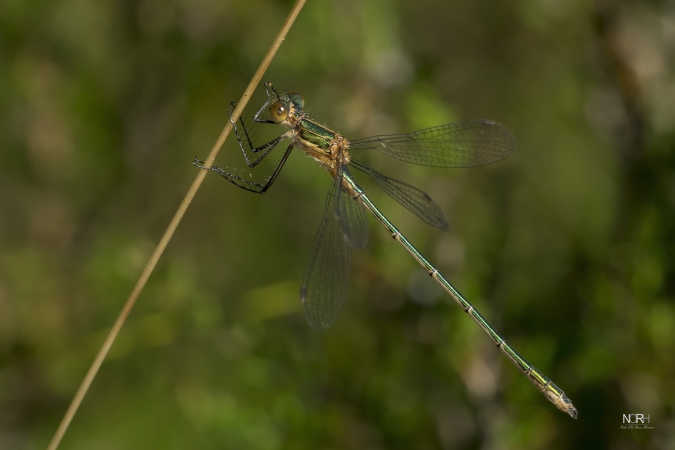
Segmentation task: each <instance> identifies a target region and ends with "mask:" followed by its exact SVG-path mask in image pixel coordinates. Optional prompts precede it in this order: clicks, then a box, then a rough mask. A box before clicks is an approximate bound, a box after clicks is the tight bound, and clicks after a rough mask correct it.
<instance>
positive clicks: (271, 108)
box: [193, 82, 577, 418]
mask: <svg viewBox="0 0 675 450" xmlns="http://www.w3.org/2000/svg"><path fill="white" fill-rule="evenodd" d="M265 91H266V93H267V101H265V103H264V104H263V105H262V106H261V107H260V109H259V110H258V111H257V112H256V114H255V115H254V117H253V120H254V121H255V122H258V123H267V124H275V125H283V126H284V127H285V128H286V131H285V132H284V133H283V134H281V135H279V136H277V137H276V138H274V139H272V140H271V141H269V142H267V143H265V144H262V145H260V146H255V145H254V144H253V143H252V142H251V138H250V135H249V132H248V130H247V129H246V126H245V124H244V121H243V119H240V121H239V124H237V123H234V122H233V123H232V125H233V126H234V131H235V136H236V138H237V141H238V142H239V146H240V147H241V151H242V153H243V155H244V160H245V161H246V165H247V166H248V167H249V168H253V167H256V166H257V165H258V164H259V163H260V162H261V161H262V160H263V159H264V158H265V157H266V156H267V155H269V154H270V152H271V151H272V150H273V149H274V148H275V147H276V146H277V145H278V144H279V143H280V142H281V141H284V140H285V141H288V142H289V144H288V146H287V147H286V151H285V152H284V154H283V156H282V157H281V159H280V160H279V163H278V164H277V165H276V168H275V169H274V171H273V172H272V175H271V176H269V177H268V178H267V180H266V182H264V183H257V182H254V181H252V180H248V179H245V178H242V177H240V176H238V175H237V174H236V173H235V172H234V171H232V170H229V169H224V168H220V167H205V166H204V163H203V161H200V160H195V161H193V164H194V165H195V166H197V167H199V168H201V169H207V170H209V171H211V172H213V173H216V174H218V175H220V176H222V177H223V178H225V179H226V180H228V181H229V182H231V183H233V184H234V185H236V186H238V187H240V188H242V189H245V190H247V191H251V192H255V193H258V194H262V193H264V192H266V191H267V189H268V188H269V187H270V186H272V183H274V181H275V180H276V179H277V176H278V175H279V172H281V169H282V168H283V166H284V164H285V163H286V161H287V160H288V157H289V156H290V154H291V151H292V150H293V148H294V147H299V148H301V149H302V150H303V151H304V152H305V153H307V154H308V155H309V156H311V157H312V158H314V160H316V161H317V162H318V163H319V165H321V166H322V167H323V168H325V169H326V170H327V171H328V172H329V173H330V175H331V176H332V178H333V184H332V187H331V189H330V191H329V193H328V196H327V198H326V203H325V207H324V213H323V218H322V220H321V224H320V226H319V229H318V231H317V233H316V237H315V243H314V251H313V254H312V259H311V262H310V264H309V267H308V269H307V272H306V274H305V277H304V280H303V283H302V287H301V290H300V298H301V300H302V303H303V305H304V309H305V313H306V317H307V320H308V322H309V323H310V325H312V326H314V327H329V326H330V325H331V324H332V323H333V321H334V320H335V317H336V315H337V313H338V311H339V310H340V308H341V306H342V305H343V303H344V301H345V299H346V297H347V286H348V280H349V266H350V262H351V254H352V248H362V247H364V246H365V244H366V241H367V238H368V229H367V223H366V217H365V211H369V212H370V213H371V214H373V215H374V216H375V218H376V219H377V220H379V221H380V222H381V223H382V224H383V225H384V226H385V228H386V229H387V230H388V231H389V233H391V235H392V237H393V238H394V239H395V240H396V241H398V242H399V243H400V244H401V245H402V246H403V248H404V249H405V250H406V251H407V252H408V253H410V254H411V255H412V257H413V258H414V259H415V260H416V261H417V262H418V263H419V264H420V265H421V266H422V267H423V268H424V270H426V271H427V273H428V274H429V276H430V277H431V278H432V279H434V280H435V281H436V282H437V283H438V284H439V285H440V286H441V287H442V288H443V289H444V290H445V291H446V292H447V293H448V294H449V295H450V297H451V298H452V299H453V300H454V301H455V302H456V303H457V304H458V305H459V306H460V307H461V308H462V309H463V310H464V312H466V313H467V315H468V316H469V317H471V319H473V321H474V322H476V323H477V324H478V325H479V326H480V327H481V328H482V329H483V331H485V333H486V334H487V335H488V336H489V337H490V338H491V339H492V340H493V341H494V342H495V344H496V345H497V347H499V348H500V349H501V350H502V352H503V353H504V354H505V355H506V356H508V358H509V359H510V360H511V361H513V362H514V364H515V365H516V366H517V367H518V368H519V369H520V370H521V371H522V372H523V373H524V374H525V375H527V377H528V378H529V379H530V381H531V382H532V383H533V384H534V385H535V386H536V387H537V388H538V389H539V390H540V391H541V392H542V393H543V394H544V395H545V396H546V398H547V399H548V400H549V401H551V402H552V403H553V404H554V405H555V406H556V407H557V408H558V409H560V410H561V411H564V412H566V413H567V414H569V415H570V416H571V417H573V418H576V417H577V410H576V408H575V407H574V405H573V404H572V402H571V401H570V399H569V398H568V397H567V396H566V395H565V393H564V392H563V391H562V389H560V388H559V387H558V386H556V385H555V384H554V383H553V382H552V381H551V380H550V379H549V378H547V377H546V376H544V375H543V374H542V373H541V372H539V371H538V370H537V369H536V368H534V367H533V366H532V365H531V364H530V363H528V362H527V361H526V360H525V359H524V358H523V357H522V356H520V355H519V354H518V352H516V351H515V350H514V349H513V348H512V347H511V346H510V345H509V344H508V343H507V342H506V341H505V340H504V338H502V337H501V336H500V335H499V334H498V333H497V332H496V331H495V330H494V329H493V328H492V327H491V326H490V325H489V324H488V322H487V321H486V320H485V318H484V317H483V316H482V315H481V314H480V313H479V312H478V311H477V310H476V308H475V307H474V306H473V305H472V304H471V303H469V301H468V300H466V299H465V298H464V297H463V296H462V295H461V294H460V293H459V291H457V289H455V288H454V287H453V286H452V284H450V282H449V281H447V280H446V279H445V277H444V276H443V275H442V274H441V273H440V272H439V271H438V269H436V268H435V267H434V266H433V265H432V264H431V263H430V262H429V261H428V260H427V259H426V258H425V257H424V256H423V255H422V254H421V253H420V252H419V251H418V250H417V249H416V248H415V247H414V246H413V245H412V244H411V243H410V241H408V240H407V239H406V237H405V236H404V235H403V234H402V233H401V232H400V231H399V230H398V228H396V226H395V225H394V224H392V223H391V222H390V221H389V220H388V219H387V218H386V217H385V216H384V214H382V212H380V210H379V209H377V207H376V206H375V205H374V204H373V202H371V200H370V199H369V198H368V196H367V195H366V193H365V192H364V191H363V189H361V187H360V186H359V185H358V184H357V183H356V181H354V179H353V178H352V175H351V173H350V170H349V169H350V168H352V167H353V168H354V169H356V170H357V171H360V172H362V173H364V174H366V175H369V176H370V178H371V179H373V180H374V181H375V183H376V184H377V185H378V186H380V187H381V188H382V189H383V190H384V192H386V193H387V194H388V195H389V196H391V197H392V198H393V199H394V200H396V201H397V202H399V203H400V204H401V205H403V207H405V208H406V209H408V210H409V211H411V212H412V213H413V214H415V215H416V216H417V217H419V218H420V219H421V220H423V221H424V222H426V223H427V224H429V225H431V226H433V227H436V228H440V229H444V228H446V227H447V222H446V220H445V217H444V215H443V212H442V211H441V209H440V208H439V207H438V205H437V204H436V203H434V201H433V200H432V199H431V197H429V196H428V195H427V194H426V193H424V192H422V191H421V190H419V189H417V188H415V187H413V186H411V185H409V184H407V183H404V182H402V181H399V180H395V179H393V178H390V177H388V176H385V175H383V174H381V173H379V172H377V171H375V170H374V169H372V168H370V167H368V166H366V165H364V164H363V163H361V162H359V161H357V160H356V159H354V157H355V156H356V157H358V156H359V155H363V154H365V153H367V152H368V151H372V150H377V151H380V152H383V153H384V154H386V155H388V156H391V157H393V158H396V159H398V160H400V161H403V162H406V163H410V164H419V165H425V166H434V167H472V166H479V165H483V164H489V163H492V162H495V161H498V160H500V159H502V158H504V157H506V156H507V155H508V154H509V153H510V152H511V151H512V150H513V147H514V140H513V136H512V135H511V134H510V133H509V132H508V131H507V130H506V129H505V128H504V127H503V126H502V125H500V124H498V123H496V122H492V121H487V120H480V121H473V122H463V123H449V124H445V125H440V126H437V127H433V128H426V129H423V130H418V131H413V132H412V133H405V134H390V135H380V136H373V137H368V138H364V139H357V140H347V139H346V138H344V137H343V136H342V135H340V134H339V133H337V132H336V131H333V130H330V129H328V128H327V127H325V126H324V125H322V124H320V123H318V122H316V121H314V120H313V119H312V118H311V117H310V116H309V115H308V114H307V113H306V112H305V110H304V99H303V97H302V96H301V95H300V94H296V93H279V92H277V91H276V90H275V89H274V87H273V86H272V84H271V83H269V82H268V83H266V84H265ZM252 155H257V156H256V157H254V156H252Z"/></svg>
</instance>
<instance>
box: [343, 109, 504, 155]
mask: <svg viewBox="0 0 675 450" xmlns="http://www.w3.org/2000/svg"><path fill="white" fill-rule="evenodd" d="M514 148H515V140H514V138H513V135H512V134H511V133H510V132H509V131H508V130H507V129H506V128H505V127H504V126H503V125H501V124H499V123H497V122H493V121H490V120H478V121H472V122H459V123H448V124H445V125H439V126H437V127H433V128H425V129H423V130H417V131H413V132H412V133H405V134H389V135H380V136H372V137H367V138H363V139H357V140H355V141H351V145H350V150H351V151H353V152H354V153H355V154H357V153H358V151H360V150H371V149H376V150H379V151H381V152H383V153H385V154H387V155H389V156H391V157H393V158H396V159H399V160H401V161H403V162H406V163H409V164H419V165H422V166H433V167H473V166H480V165H483V164H490V163H493V162H495V161H499V160H500V159H503V158H505V157H506V156H508V155H509V153H511V152H512V151H513V149H514Z"/></svg>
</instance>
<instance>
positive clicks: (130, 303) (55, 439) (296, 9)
mask: <svg viewBox="0 0 675 450" xmlns="http://www.w3.org/2000/svg"><path fill="white" fill-rule="evenodd" d="M305 2H306V0H297V1H296V2H295V5H294V6H293V9H291V12H290V13H289V15H288V17H287V18H286V21H285V22H284V25H283V26H282V27H281V30H280V31H279V33H278V34H277V36H276V38H275V39H274V41H273V42H272V45H271V46H270V48H269V50H268V51H267V54H266V55H265V57H264V58H263V60H262V62H261V63H260V65H259V66H258V69H257V70H256V72H255V74H254V75H253V78H251V81H250V82H249V84H248V86H247V87H246V90H245V91H244V93H243V94H242V96H241V99H240V100H239V101H238V102H237V106H236V107H235V108H234V111H233V112H232V116H231V118H230V121H228V123H227V124H225V127H224V128H223V130H222V131H221V132H220V135H219V136H218V139H217V140H216V143H215V144H213V147H212V148H211V151H210V153H209V156H208V157H207V158H206V162H205V164H204V165H205V166H206V167H210V166H211V165H212V164H213V161H214V160H215V159H216V156H217V155H218V153H219V152H220V149H221V148H222V146H223V144H224V143H225V140H226V139H227V137H228V136H229V135H230V133H231V132H232V123H233V122H236V121H237V120H239V117H240V116H241V113H242V112H243V110H244V108H245V107H246V104H247V103H248V101H249V100H250V99H251V96H252V95H253V92H254V91H255V89H256V88H257V87H258V84H259V83H260V80H261V79H262V77H263V75H264V74H265V72H266V71H267V68H268V67H269V65H270V64H271V63H272V60H273V59H274V56H275V55H276V53H277V51H278V50H279V47H280V46H281V43H282V42H283V41H284V39H285V38H286V35H287V34H288V32H289V30H290V29H291V27H292V26H293V23H294V22H295V19H296V18H297V17H298V14H299V13H300V10H301V9H302V8H303V6H305ZM206 173H207V171H205V170H200V171H199V172H197V176H196V177H195V179H194V181H193V182H192V185H191V186H190V188H189V189H188V191H187V193H186V194H185V197H183V200H182V201H181V203H180V205H179V206H178V209H177V210H176V213H175V214H174V216H173V218H172V219H171V222H169V225H168V226H167V228H166V230H165V231H164V234H163V235H162V238H161V239H160V240H159V243H158V244H157V246H156V247H155V250H154V251H153V252H152V255H151V256H150V259H149V260H148V262H147V263H146V265H145V267H144V268H143V271H142V272H141V275H140V277H139V278H138V281H136V285H135V286H134V288H133V290H132V291H131V294H129V297H128V298H127V300H126V302H124V306H123V307H122V310H121V311H120V313H119V315H118V316H117V319H116V320H115V323H114V324H113V326H112V328H111V329H110V332H109V333H108V336H107V337H106V339H105V341H103V345H102V346H101V348H100V350H99V351H98V353H97V354H96V357H95V358H94V361H93V362H92V364H91V366H90V367H89V370H88V371H87V374H86V375H85V377H84V379H83V380H82V382H81V383H80V386H79V388H78V389H77V392H76V393H75V396H74V397H73V400H72V401H71V402H70V405H69V406H68V410H67V411H66V413H65V414H64V416H63V419H61V423H60V424H59V427H58V428H57V429H56V432H55V433H54V436H52V439H51V441H50V442H49V446H48V447H47V449H48V450H56V449H57V448H58V446H59V444H60V443H61V439H63V436H64V434H65V433H66V431H67V430H68V426H69V425H70V422H71V421H72V420H73V417H74V416H75V413H77V410H78V408H79V407H80V404H81V403H82V400H83V399H84V396H85V395H86V394H87V391H88V390H89V387H90V386H91V383H92V382H93V381H94V378H96V374H97V373H98V370H99V369H100V367H101V364H103V361H104V360H105V358H106V356H107V355H108V351H110V348H111V347H112V345H113V343H114V342H115V339H116V338H117V335H118V334H119V331H120V329H121V328H122V326H123V325H124V322H126V320H127V317H129V313H130V312H131V309H132V308H133V307H134V304H135V303H136V300H137V299H138V296H139V295H140V294H141V292H142V291H143V288H144V287H145V284H146V283H147V281H148V279H149V278H150V275H151V274H152V272H153V271H154V269H155V266H156V265H157V262H158V261H159V258H161V256H162V254H163V253H164V250H166V246H167V245H168V244H169V242H170V241H171V238H172V237H173V235H174V233H175V232H176V228H178V225H179V224H180V222H181V220H182V219H183V216H184V215H185V211H187V209H188V207H189V206H190V203H192V199H193V198H194V196H195V194H196V193H197V190H199V187H200V186H201V184H202V182H203V181H204V177H206Z"/></svg>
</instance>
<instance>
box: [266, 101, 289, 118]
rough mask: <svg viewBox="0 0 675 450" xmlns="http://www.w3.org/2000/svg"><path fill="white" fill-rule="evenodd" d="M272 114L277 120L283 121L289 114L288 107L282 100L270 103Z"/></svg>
mask: <svg viewBox="0 0 675 450" xmlns="http://www.w3.org/2000/svg"><path fill="white" fill-rule="evenodd" d="M270 114H272V118H273V119H274V121H275V122H283V121H284V120H285V119H286V116H287V115H288V109H287V108H286V106H285V105H284V104H282V103H281V102H274V103H273V104H272V105H270Z"/></svg>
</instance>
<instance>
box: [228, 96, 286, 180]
mask: <svg viewBox="0 0 675 450" xmlns="http://www.w3.org/2000/svg"><path fill="white" fill-rule="evenodd" d="M234 105H235V103H234V102H232V103H230V106H232V108H234ZM254 120H256V119H255V118H254ZM256 122H262V123H268V122H267V121H261V120H256ZM230 123H232V127H233V128H234V136H235V137H236V138H237V143H238V144H239V148H240V149H241V153H242V155H244V161H246V165H247V166H248V167H249V168H251V169H252V168H254V167H255V166H257V165H258V164H260V162H261V161H262V160H263V159H265V156H267V155H268V154H269V152H270V151H272V149H273V148H274V147H276V146H277V144H278V143H279V141H281V139H283V138H284V137H286V133H284V134H282V135H279V136H277V137H275V138H274V139H272V140H271V141H269V142H266V143H264V144H262V145H260V146H257V147H256V146H255V145H254V144H253V141H251V137H250V135H249V134H248V130H247V129H246V125H245V124H244V119H243V118H242V117H240V118H239V125H237V123H236V122H234V121H233V120H232V119H230ZM271 123H274V122H271ZM240 126H241V128H242V129H243V130H244V136H245V137H246V142H244V141H243V139H242V137H241V136H240V134H239V127H240ZM247 147H248V148H247ZM249 152H251V153H258V152H262V154H261V155H260V156H258V157H257V158H256V159H254V160H250V159H249V156H248V154H249Z"/></svg>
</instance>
